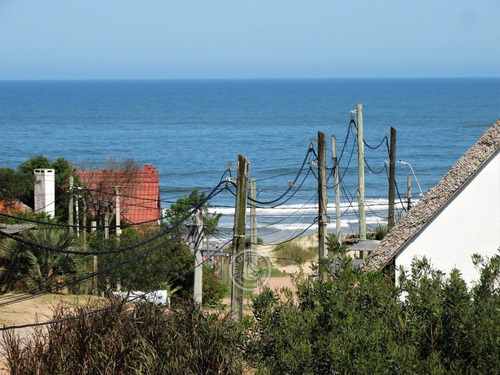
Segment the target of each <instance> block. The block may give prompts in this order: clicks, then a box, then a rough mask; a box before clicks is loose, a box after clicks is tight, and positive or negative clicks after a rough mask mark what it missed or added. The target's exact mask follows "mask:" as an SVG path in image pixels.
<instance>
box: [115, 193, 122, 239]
mask: <svg viewBox="0 0 500 375" xmlns="http://www.w3.org/2000/svg"><path fill="white" fill-rule="evenodd" d="M115 222H116V223H115V224H116V237H118V238H119V237H120V234H121V233H122V228H121V226H120V224H121V203H120V187H119V186H115Z"/></svg>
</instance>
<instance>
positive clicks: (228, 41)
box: [0, 0, 500, 80]
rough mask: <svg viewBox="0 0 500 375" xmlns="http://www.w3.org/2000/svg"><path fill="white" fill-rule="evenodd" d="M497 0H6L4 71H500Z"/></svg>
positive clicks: (0, 24)
mask: <svg viewBox="0 0 500 375" xmlns="http://www.w3.org/2000/svg"><path fill="white" fill-rule="evenodd" d="M499 19H500V1H498V0H454V1H451V0H378V1H373V0H286V1H285V0H266V1H261V0H99V1H97V0H0V79H3V80H4V79H150V78H152V79H154V78H160V79H163V78H167V79H168V78H347V77H499V76H500V28H499V27H498V20H499Z"/></svg>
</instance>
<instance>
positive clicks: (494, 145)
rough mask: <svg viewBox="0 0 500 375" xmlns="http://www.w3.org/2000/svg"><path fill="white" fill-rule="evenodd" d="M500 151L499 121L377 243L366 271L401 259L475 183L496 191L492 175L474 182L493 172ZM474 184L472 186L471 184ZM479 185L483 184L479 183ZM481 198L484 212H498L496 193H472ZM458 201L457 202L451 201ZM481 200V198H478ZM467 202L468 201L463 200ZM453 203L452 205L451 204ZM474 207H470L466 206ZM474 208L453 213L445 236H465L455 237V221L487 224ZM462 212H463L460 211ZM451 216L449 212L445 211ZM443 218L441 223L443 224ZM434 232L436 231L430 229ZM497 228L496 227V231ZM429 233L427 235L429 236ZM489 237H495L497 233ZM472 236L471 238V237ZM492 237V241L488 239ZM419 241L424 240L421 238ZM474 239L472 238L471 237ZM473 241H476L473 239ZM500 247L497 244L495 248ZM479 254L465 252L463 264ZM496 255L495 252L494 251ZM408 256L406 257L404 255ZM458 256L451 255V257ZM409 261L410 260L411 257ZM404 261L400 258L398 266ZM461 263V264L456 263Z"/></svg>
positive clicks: (499, 182)
mask: <svg viewBox="0 0 500 375" xmlns="http://www.w3.org/2000/svg"><path fill="white" fill-rule="evenodd" d="M499 149H500V121H497V122H496V123H495V124H494V125H493V126H492V127H491V128H490V129H488V130H487V131H486V132H485V133H484V134H483V136H482V137H481V138H480V139H479V141H478V142H476V144H474V145H473V146H472V147H471V148H470V149H469V150H468V151H467V152H466V153H465V155H464V156H462V157H461V158H460V160H459V161H458V162H457V163H456V164H455V165H454V166H453V168H452V169H451V170H450V171H449V172H448V173H447V174H446V175H445V176H444V177H443V179H442V180H441V181H440V182H439V183H438V184H437V185H436V186H435V187H434V188H432V189H431V190H429V192H428V193H427V194H426V195H425V196H424V197H423V198H422V199H421V200H420V201H419V203H418V204H417V205H416V206H415V207H414V208H413V209H412V210H411V211H410V212H409V213H407V214H406V215H405V216H403V217H402V218H401V219H400V220H399V221H398V222H397V223H396V225H395V226H394V228H392V229H391V231H390V232H389V233H388V234H387V236H386V237H385V238H384V239H383V240H382V241H381V242H380V244H379V246H378V247H377V249H376V250H375V251H374V252H373V253H372V254H371V255H370V257H369V259H368V264H367V269H382V268H384V267H386V266H387V265H388V264H390V263H391V262H392V260H393V259H394V258H395V257H400V256H402V255H401V254H402V253H403V252H404V251H405V249H408V248H409V246H410V245H411V244H412V243H416V242H417V239H418V237H419V236H421V235H422V233H423V232H424V231H427V229H428V228H430V227H431V226H433V222H435V220H436V219H437V217H438V216H439V215H441V214H442V212H444V211H446V210H448V208H450V207H451V208H454V207H455V206H456V204H457V205H458V206H457V207H463V203H461V201H462V198H459V196H460V194H461V193H462V192H465V191H467V190H468V191H469V192H473V191H474V189H475V188H474V189H472V190H469V189H470V188H471V187H474V186H475V185H476V183H479V184H484V185H485V186H484V188H485V189H487V185H490V187H491V188H493V189H496V190H495V191H498V190H499V189H500V179H498V177H495V176H494V173H495V172H493V175H490V177H489V178H486V180H487V181H488V182H487V183H484V181H483V177H480V178H479V179H478V180H476V178H477V177H478V176H479V175H483V176H487V174H485V173H490V172H489V171H491V169H490V168H493V170H495V169H498V168H499V161H498V152H499ZM474 180H476V182H474ZM481 181H483V182H481ZM476 194H483V195H489V194H493V195H492V196H490V197H489V200H488V204H487V206H488V208H492V211H495V208H496V212H500V209H499V206H500V203H499V199H500V195H499V194H498V193H486V192H483V193H477V192H476V193H473V194H472V195H474V197H473V198H474V199H472V202H475V195H476ZM468 195H469V193H468V192H467V193H465V195H464V196H463V197H468ZM457 198H458V201H455V200H456V199H457ZM482 198H484V197H482ZM469 199H471V198H470V197H469V198H467V200H469ZM454 202H456V204H455V203H454ZM470 204H474V203H470ZM474 206H475V207H474V208H471V209H468V210H467V214H457V213H455V216H456V217H455V221H454V222H453V223H449V224H448V225H447V226H446V227H447V229H446V233H449V236H450V237H454V238H456V237H459V236H460V234H461V235H462V236H464V235H465V234H469V233H468V231H469V229H467V231H465V230H461V233H459V230H458V229H454V228H455V225H454V223H458V222H459V220H467V217H469V218H470V219H469V220H474V221H475V223H480V222H485V221H487V220H490V218H488V217H487V215H488V214H487V213H486V212H485V211H484V210H483V209H482V207H481V206H480V205H477V206H476V205H475V204H474ZM464 210H465V209H464ZM448 212H452V211H448ZM446 216H447V215H445V216H443V218H442V219H439V220H440V221H439V222H441V220H444V217H446ZM434 228H437V227H434ZM497 228H498V227H497ZM429 233H430V232H429ZM493 233H495V234H496V233H498V229H497V230H496V231H494V232H493ZM493 233H491V234H490V235H489V236H488V237H489V238H490V239H491V240H495V238H497V237H495V234H493ZM443 235H444V234H443V233H441V234H439V235H438V234H434V235H433V236H443ZM474 236H475V235H474ZM492 236H493V238H492ZM421 238H422V239H423V238H424V237H421ZM473 238H474V237H473ZM475 238H478V237H477V236H475ZM496 246H497V247H498V246H500V243H498V244H497V245H496ZM477 250H479V249H478V248H477V246H476V249H474V248H471V249H468V254H467V256H466V258H467V259H466V261H467V262H469V263H471V261H470V255H471V254H473V253H474V252H478V251H477ZM495 251H496V249H495ZM408 254H409V253H408ZM425 255H426V256H427V257H429V258H431V260H432V261H433V263H434V264H435V266H436V267H437V268H440V266H439V264H437V262H436V261H435V257H434V256H433V254H432V253H431V252H430V251H429V250H426V253H425ZM458 255H459V254H457V253H456V252H455V253H454V255H453V256H454V257H457V256H458ZM412 258H413V257H412ZM403 259H404V258H401V257H400V263H401V262H402V261H403ZM460 263H461V262H460Z"/></svg>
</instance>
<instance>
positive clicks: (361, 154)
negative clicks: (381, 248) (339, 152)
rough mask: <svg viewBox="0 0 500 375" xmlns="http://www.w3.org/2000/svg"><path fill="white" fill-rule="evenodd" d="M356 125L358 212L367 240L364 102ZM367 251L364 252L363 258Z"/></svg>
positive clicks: (364, 236) (359, 109)
mask: <svg viewBox="0 0 500 375" xmlns="http://www.w3.org/2000/svg"><path fill="white" fill-rule="evenodd" d="M356 125H357V135H358V137H357V141H358V213H359V239H360V240H366V213H365V151H364V149H365V148H364V141H363V104H361V103H358V104H357V105H356ZM364 257H366V252H363V258H364Z"/></svg>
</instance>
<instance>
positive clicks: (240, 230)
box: [231, 154, 249, 322]
mask: <svg viewBox="0 0 500 375" xmlns="http://www.w3.org/2000/svg"><path fill="white" fill-rule="evenodd" d="M248 172H249V163H248V160H247V159H246V158H245V157H244V156H243V155H241V154H240V155H238V177H237V179H236V204H235V212H234V235H233V256H232V271H233V272H232V274H233V283H232V284H233V285H232V288H231V319H232V320H233V321H234V322H239V321H241V319H242V318H243V286H244V282H245V280H244V277H243V267H244V263H245V254H244V251H245V228H246V207H247V189H248Z"/></svg>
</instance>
